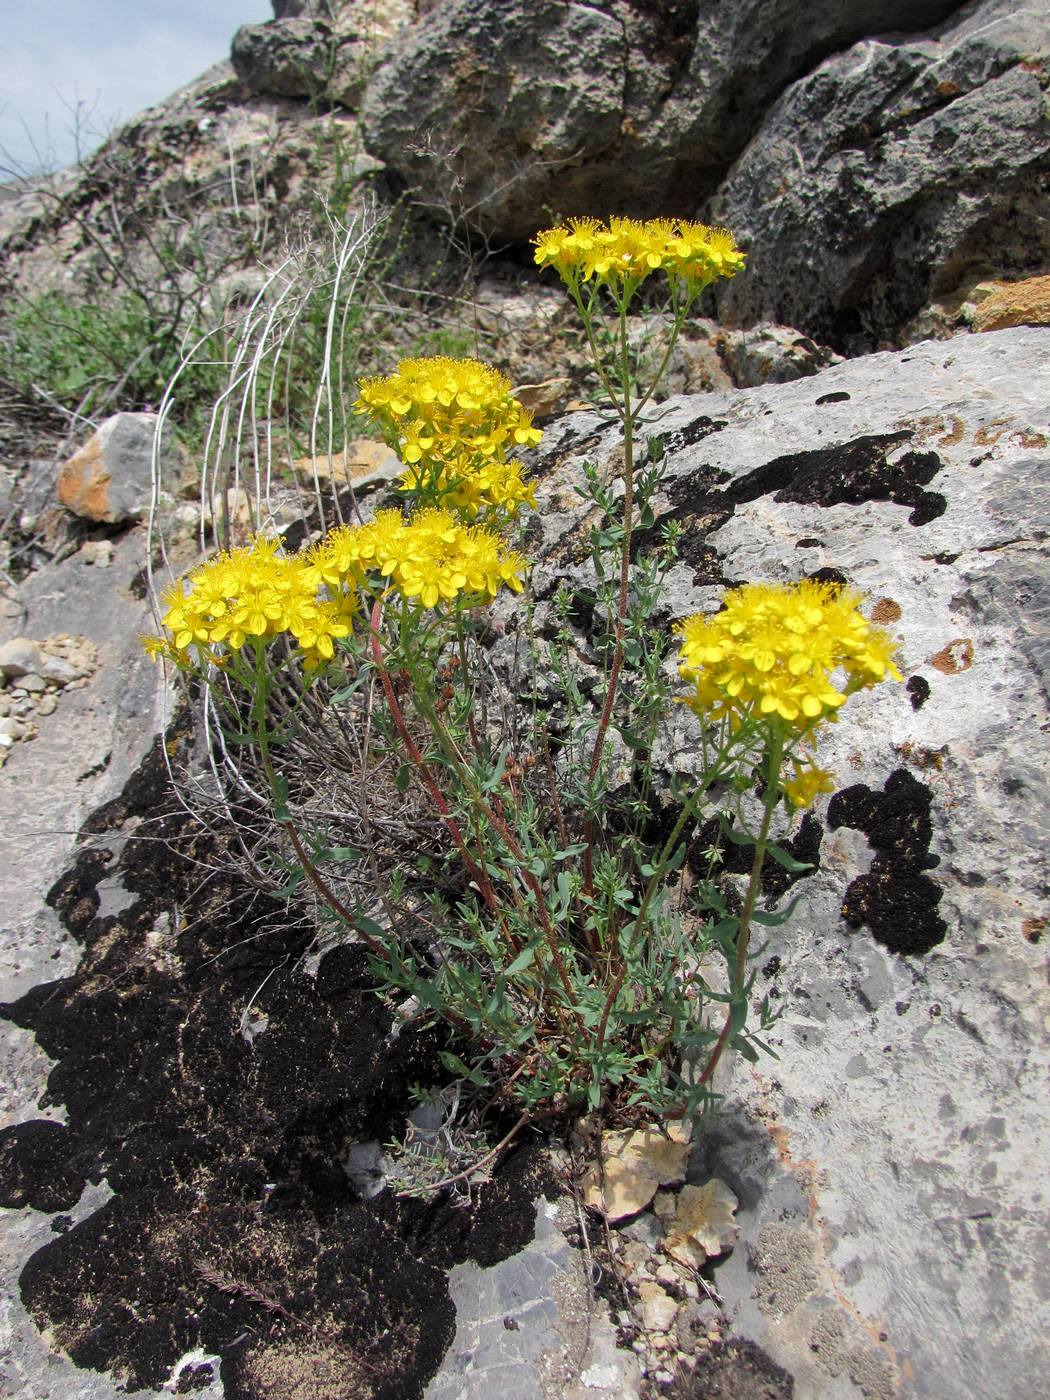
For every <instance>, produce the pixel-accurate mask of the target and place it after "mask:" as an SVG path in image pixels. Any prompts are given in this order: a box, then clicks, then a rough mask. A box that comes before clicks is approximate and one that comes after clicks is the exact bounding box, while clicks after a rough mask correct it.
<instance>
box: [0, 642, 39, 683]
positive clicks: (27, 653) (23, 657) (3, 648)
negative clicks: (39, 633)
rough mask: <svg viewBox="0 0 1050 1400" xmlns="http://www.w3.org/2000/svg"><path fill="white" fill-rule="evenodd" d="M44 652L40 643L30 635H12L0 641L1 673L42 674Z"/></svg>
mask: <svg viewBox="0 0 1050 1400" xmlns="http://www.w3.org/2000/svg"><path fill="white" fill-rule="evenodd" d="M43 664H44V653H43V652H42V651H41V649H40V643H39V642H34V641H32V640H31V639H30V638H29V637H11V638H10V639H9V640H8V641H6V642H2V643H0V675H5V676H28V675H32V674H34V673H36V674H38V675H39V674H40V668H41V666H42V665H43Z"/></svg>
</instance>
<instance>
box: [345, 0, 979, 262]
mask: <svg viewBox="0 0 1050 1400" xmlns="http://www.w3.org/2000/svg"><path fill="white" fill-rule="evenodd" d="M955 8H956V6H955V4H954V3H952V0H918V3H917V2H916V0H911V3H907V0H853V3H851V4H849V5H843V4H841V3H839V2H838V0H815V3H812V4H809V5H806V6H804V7H800V6H798V5H797V4H793V3H789V2H788V0H744V3H741V4H735V5H725V4H716V3H713V0H703V3H701V4H699V5H695V4H686V3H675V4H671V5H664V6H641V5H634V4H627V3H612V4H610V5H608V6H603V7H601V8H599V7H597V6H594V5H589V4H584V3H569V4H565V3H562V2H561V0H529V3H527V4H526V3H509V4H501V5H492V4H489V3H488V0H449V2H448V3H446V4H442V5H438V6H436V7H434V8H432V9H431V10H430V12H429V13H428V14H427V15H425V16H424V17H423V18H422V19H421V20H420V21H419V23H418V24H417V25H416V26H415V27H414V29H413V30H412V31H411V32H410V33H409V35H408V36H407V37H406V39H405V41H404V42H403V43H402V44H401V45H399V46H398V48H397V49H396V50H395V51H393V52H391V53H389V54H388V56H387V59H386V61H385V62H384V63H383V65H382V66H381V67H380V69H379V71H378V72H377V73H376V75H375V77H374V78H373V80H372V82H371V84H370V87H369V92H368V95H367V97H366V100H365V104H364V109H363V110H364V114H365V124H366V131H367V135H368V140H369V143H370V148H371V149H372V150H373V151H374V152H375V154H377V155H379V156H380V157H382V159H383V160H385V161H387V163H388V164H389V165H390V166H391V167H392V168H393V169H395V170H397V171H398V173H399V174H401V175H402V176H403V177H404V178H406V179H407V180H409V181H410V182H411V183H412V184H413V185H418V186H419V188H420V191H421V194H422V198H423V199H424V200H425V201H426V202H427V203H429V204H431V205H432V206H433V207H435V208H439V209H440V208H444V209H448V210H450V212H452V213H453V214H458V215H461V216H465V217H468V218H469V219H471V220H472V221H475V222H478V223H480V224H481V225H483V226H484V227H485V228H486V229H488V230H490V231H491V232H493V233H494V234H496V235H497V236H499V237H510V238H515V237H522V236H524V235H526V234H529V233H531V232H533V231H534V230H535V229H536V228H537V227H538V226H539V225H540V224H541V223H542V222H543V221H544V219H545V218H546V217H547V214H548V213H549V212H550V211H554V212H558V211H561V212H563V213H565V214H572V213H603V214H604V213H608V212H610V211H612V212H614V213H615V212H632V213H636V212H637V213H645V214H649V213H652V212H654V211H656V210H661V211H663V210H671V211H673V212H677V213H688V212H689V209H687V208H683V190H688V191H689V197H688V202H689V203H690V205H691V207H692V208H695V207H696V204H697V203H698V201H699V200H700V199H702V198H704V197H706V196H707V195H710V194H712V193H713V192H714V190H715V188H716V187H717V185H718V183H719V181H720V180H721V179H722V178H723V176H724V175H725V174H726V172H727V171H728V169H729V167H730V165H731V163H732V161H733V160H734V158H735V157H736V156H737V155H738V154H739V153H740V151H741V150H742V149H743V148H744V146H745V144H746V142H747V141H748V139H749V138H750V136H751V135H752V133H753V130H754V128H755V126H756V124H757V122H758V119H759V117H760V114H761V113H762V112H763V110H764V109H765V108H766V107H767V106H768V105H769V104H770V103H771V102H772V101H773V100H774V99H775V98H776V97H777V96H779V94H780V93H781V92H782V91H783V89H784V87H785V86H786V85H787V84H788V83H790V82H792V81H793V80H795V79H797V78H799V77H801V76H802V75H804V74H805V73H807V72H809V71H810V70H811V69H812V68H813V67H814V66H815V65H816V64H817V63H819V62H820V61H821V59H823V58H825V57H827V56H828V55H830V54H833V53H836V52H837V51H839V50H840V49H842V48H844V47H846V46H848V45H849V44H851V43H853V42H855V41H856V40H858V39H860V38H862V37H864V36H865V35H867V34H871V33H879V32H883V31H885V30H888V29H908V30H915V29H920V30H921V29H923V28H925V27H927V26H928V25H930V24H932V23H935V22H936V21H937V20H939V19H942V18H943V17H944V16H946V15H948V14H950V13H951V11H952V10H953V9H955Z"/></svg>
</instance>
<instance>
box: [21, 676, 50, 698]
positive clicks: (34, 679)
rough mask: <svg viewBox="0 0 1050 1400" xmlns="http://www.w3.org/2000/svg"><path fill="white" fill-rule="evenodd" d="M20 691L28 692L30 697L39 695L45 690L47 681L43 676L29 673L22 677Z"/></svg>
mask: <svg viewBox="0 0 1050 1400" xmlns="http://www.w3.org/2000/svg"><path fill="white" fill-rule="evenodd" d="M22 689H23V690H26V691H29V693H30V694H32V695H39V694H40V692H41V691H42V690H46V689H47V681H45V680H44V678H43V676H38V675H36V674H35V673H34V672H32V671H30V673H29V674H28V675H27V676H23V677H22Z"/></svg>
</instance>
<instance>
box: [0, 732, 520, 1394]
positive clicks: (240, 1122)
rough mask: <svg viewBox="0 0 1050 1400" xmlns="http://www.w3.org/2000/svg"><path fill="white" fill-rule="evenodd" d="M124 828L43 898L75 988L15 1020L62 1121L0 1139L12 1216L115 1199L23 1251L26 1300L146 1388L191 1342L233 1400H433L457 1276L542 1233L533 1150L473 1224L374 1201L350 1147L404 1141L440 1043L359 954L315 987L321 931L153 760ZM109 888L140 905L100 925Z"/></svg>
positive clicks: (499, 1179) (76, 1356)
mask: <svg viewBox="0 0 1050 1400" xmlns="http://www.w3.org/2000/svg"><path fill="white" fill-rule="evenodd" d="M118 815H119V817H120V818H121V819H123V818H125V817H127V816H132V817H138V818H139V824H138V825H137V826H136V829H135V831H134V832H133V833H132V835H131V836H130V837H129V839H128V840H127V841H126V843H124V845H123V848H122V850H121V852H120V855H119V859H115V858H114V857H113V855H112V854H111V853H110V852H107V851H104V850H101V849H99V850H96V851H91V852H83V853H82V854H81V855H80V856H79V857H78V859H77V862H76V863H75V865H74V867H73V869H72V870H71V871H70V872H69V873H68V874H67V875H66V876H64V877H63V878H62V879H60V880H59V881H58V882H57V883H56V885H55V887H54V888H53V890H52V892H51V902H52V903H53V905H54V906H55V908H56V909H58V910H59V911H60V912H61V913H62V914H63V915H64V917H65V918H66V919H67V922H68V923H69V926H70V927H71V929H72V930H73V931H74V932H75V934H76V936H77V937H78V938H79V939H80V941H81V942H82V943H83V945H84V953H83V957H82V960H81V965H80V967H79V968H78V970H77V972H76V973H75V975H73V976H71V977H68V978H64V979H62V980H60V981H57V982H54V983H51V984H48V985H45V986H42V987H37V988H34V989H33V990H32V991H30V992H29V993H28V994H27V995H26V996H24V997H22V998H21V1000H19V1001H18V1002H16V1003H14V1004H12V1005H9V1006H6V1007H2V1008H0V1012H2V1014H4V1015H5V1016H7V1018H9V1019H10V1020H12V1021H14V1022H15V1023H16V1024H18V1025H20V1026H23V1027H26V1028H28V1029H30V1030H32V1031H33V1032H34V1034H35V1035H36V1037H37V1040H38V1042H39V1043H40V1045H41V1046H42V1048H43V1049H44V1050H45V1051H46V1052H47V1053H48V1054H49V1055H50V1056H51V1057H52V1058H53V1059H55V1061H56V1064H55V1066H54V1068H53V1070H52V1072H51V1075H50V1078H49V1081H48V1089H47V1100H48V1101H50V1102H53V1103H62V1104H64V1105H65V1106H66V1110H67V1124H66V1125H65V1126H62V1125H60V1124H53V1123H47V1122H43V1121H37V1122H34V1123H28V1124H22V1125H19V1126H18V1127H16V1128H14V1129H9V1130H8V1131H7V1132H5V1133H4V1134H3V1135H2V1137H0V1202H2V1203H3V1204H5V1205H10V1206H23V1205H31V1206H35V1207H36V1208H38V1209H41V1210H48V1211H50V1210H68V1209H70V1208H71V1207H72V1206H73V1204H74V1203H75V1202H76V1201H77V1199H78V1198H79V1196H80V1193H81V1190H82V1187H83V1185H84V1183H85V1182H86V1181H98V1180H100V1179H101V1178H102V1177H103V1176H105V1177H106V1178H107V1180H108V1182H109V1184H110V1186H111V1187H112V1188H113V1190H114V1192H115V1193H116V1194H115V1195H114V1197H113V1198H112V1199H111V1200H110V1201H109V1202H108V1203H107V1204H106V1205H105V1206H104V1207H103V1208H102V1209H101V1210H99V1211H96V1212H95V1213H94V1214H93V1215H91V1216H90V1217H89V1218H87V1219H86V1220H84V1221H82V1222H81V1223H79V1224H77V1225H74V1226H73V1227H72V1228H71V1229H68V1230H66V1231H65V1232H64V1233H62V1234H59V1235H56V1237H55V1238H54V1239H53V1240H51V1241H50V1242H49V1243H48V1244H47V1245H45V1246H44V1247H42V1248H41V1249H40V1250H38V1252H37V1253H36V1254H35V1255H34V1256H33V1257H32V1258H31V1259H30V1260H29V1262H28V1263H27V1265H26V1266H25V1268H24V1270H23V1273H22V1278H21V1291H22V1297H23V1300H24V1302H25V1304H26V1307H27V1308H28V1309H29V1311H30V1313H31V1315H32V1316H33V1317H34V1319H35V1320H36V1321H37V1323H38V1325H40V1326H41V1327H48V1328H50V1329H52V1333H53V1335H54V1337H55V1339H56V1342H57V1344H58V1345H59V1346H61V1347H62V1348H63V1349H64V1350H65V1351H66V1352H67V1353H68V1354H69V1355H70V1356H71V1357H72V1358H73V1360H74V1361H75V1362H76V1364H78V1365H80V1366H85V1367H92V1368H95V1369H98V1370H111V1371H114V1372H115V1373H118V1374H120V1375H121V1377H122V1378H123V1379H124V1382H125V1383H126V1385H127V1387H128V1388H129V1389H131V1390H134V1389H138V1388H140V1387H155V1386H158V1385H160V1384H162V1383H163V1382H164V1381H166V1380H167V1378H168V1376H169V1374H170V1371H171V1368H172V1366H173V1365H174V1363H175V1362H176V1361H177V1359H178V1358H179V1356H181V1355H184V1354H185V1353H186V1352H188V1351H192V1350H193V1349H195V1348H198V1347H200V1348H203V1350H204V1351H205V1352H206V1353H208V1354H214V1355H219V1356H221V1357H222V1358H223V1359H222V1365H221V1375H222V1381H223V1384H224V1386H225V1391H226V1394H227V1396H228V1397H230V1400H263V1397H265V1398H266V1400H272V1398H273V1397H275V1396H281V1395H295V1396H301V1397H303V1398H304V1400H309V1397H317V1400H358V1397H376V1398H378V1400H401V1397H411V1396H419V1395H422V1392H423V1389H424V1387H425V1385H426V1382H427V1380H428V1379H429V1377H430V1376H431V1375H432V1374H433V1373H434V1372H435V1370H436V1369H437V1366H438V1364H439V1363H440V1360H441V1358H442V1356H443V1354H444V1352H445V1350H446V1348H447V1346H448V1344H449V1342H450V1341H451V1338H452V1335H453V1331H454V1326H455V1315H454V1309H453V1306H452V1302H451V1299H450V1297H449V1293H448V1288H447V1284H446V1279H445V1274H444V1269H445V1268H446V1267H447V1266H448V1264H449V1263H453V1262H459V1261H460V1260H463V1259H466V1258H478V1259H481V1260H483V1261H484V1262H485V1263H491V1262H495V1261H496V1260H498V1259H500V1258H504V1257H506V1256H507V1255H508V1254H509V1253H511V1252H513V1250H515V1249H517V1248H519V1247H520V1246H521V1245H522V1244H524V1243H526V1242H527V1240H528V1239H529V1238H530V1237H531V1229H532V1225H533V1221H534V1209H533V1204H532V1203H533V1200H534V1199H535V1195H536V1194H538V1192H539V1190H540V1189H542V1188H543V1185H544V1183H543V1181H542V1171H541V1168H540V1166H539V1164H538V1161H537V1159H536V1157H535V1156H534V1155H533V1154H531V1153H529V1152H527V1151H525V1150H524V1149H522V1150H520V1151H519V1152H518V1153H516V1154H515V1155H513V1156H512V1157H510V1158H509V1159H508V1161H507V1162H506V1163H504V1165H503V1167H502V1168H501V1169H500V1171H499V1172H498V1173H497V1174H496V1177H495V1180H494V1181H493V1182H492V1183H491V1184H490V1185H488V1186H486V1187H485V1188H483V1189H482V1190H481V1191H480V1192H479V1193H478V1197H477V1200H476V1203H475V1205H474V1206H473V1207H472V1208H471V1209H470V1210H466V1211H453V1210H452V1209H451V1207H450V1206H448V1205H447V1204H446V1203H444V1202H442V1201H441V1200H438V1201H436V1202H419V1201H407V1202H400V1201H395V1200H392V1199H390V1198H389V1196H385V1195H384V1196H380V1197H378V1198H376V1199H375V1200H370V1201H363V1200H362V1199H361V1198H360V1197H359V1195H358V1194H357V1193H356V1192H355V1190H354V1189H353V1187H352V1186H351V1184H350V1182H349V1180H348V1178H347V1176H346V1174H345V1172H344V1170H343V1167H342V1162H343V1161H344V1160H345V1157H346V1154H347V1150H348V1147H349V1145H350V1144H351V1143H352V1142H355V1141H362V1140H367V1139H371V1138H379V1139H380V1140H382V1141H386V1140H389V1139H390V1138H391V1137H394V1136H396V1135H399V1134H402V1133H403V1130H404V1121H405V1117H406V1115H407V1113H408V1111H409V1110H410V1107H411V1102H412V1100H411V1095H410V1085H413V1084H422V1085H428V1084H430V1085H433V1084H436V1083H439V1082H440V1081H441V1078H442V1073H443V1072H442V1071H441V1070H440V1069H439V1068H438V1051H439V1049H440V1048H441V1046H442V1044H443V1038H442V1036H441V1034H440V1033H439V1032H438V1031H436V1030H422V1031H412V1030H411V1029H406V1030H403V1031H402V1033H401V1034H400V1035H399V1036H398V1037H396V1038H394V1039H391V1038H389V1036H388V1032H389V1030H390V1025H391V1023H390V1016H389V1013H388V1012H387V1011H386V1010H385V1008H384V1007H383V1006H382V1004H381V1003H380V1002H379V1000H378V999H377V998H376V997H375V996H374V994H373V992H372V987H373V985H374V978H373V977H372V976H371V975H370V972H369V969H368V965H367V960H366V958H365V956H364V954H363V950H362V949H360V948H358V947H352V946H346V947H341V948H338V949H336V950H334V951H333V952H331V953H329V954H328V955H327V956H326V957H325V958H324V960H323V961H322V963H321V965H320V968H319V970H318V974H317V976H316V977H310V976H309V975H307V973H306V972H305V971H304V970H303V967H302V955H303V953H304V952H305V950H306V949H307V947H308V945H309V943H310V940H311V938H312V936H313V931H312V929H311V928H310V927H308V926H306V925H301V924H299V923H297V922H296V921H294V920H293V919H291V918H290V917H289V911H288V909H287V907H286V906H285V905H283V904H279V903H277V902H275V901H271V900H269V899H266V898H263V897H261V896H259V895H258V894H257V893H253V892H252V891H251V890H250V889H249V888H248V887H247V886H245V885H242V884H241V883H240V882H239V881H238V880H237V879H236V878H233V877H231V876H230V875H229V874H228V873H226V872H229V871H230V870H231V869H233V868H234V866H233V862H232V857H231V855H230V854H229V853H228V852H221V851H217V850H216V847H215V844H214V838H213V837H212V836H210V835H209V834H208V833H207V832H205V831H204V830H202V829H200V828H199V827H197V826H196V825H195V824H194V823H193V821H192V820H191V819H190V818H188V817H187V816H186V815H185V813H183V812H181V811H180V810H179V809H178V808H177V807H175V805H174V803H173V802H172V801H171V799H170V797H168V795H167V793H166V774H165V770H164V765H163V763H162V761H161V755H160V750H159V747H158V748H155V749H154V751H153V753H152V754H151V755H150V757H149V758H148V759H147V761H146V763H145V764H144V766H143V768H142V769H141V770H140V771H139V773H138V774H137V775H136V778H135V781H134V783H133V784H131V785H130V787H129V789H128V790H126V791H125V794H124V795H123V800H122V802H121V804H120V806H119V808H111V809H110V811H109V812H108V814H107V815H106V816H105V818H104V819H101V820H99V821H97V822H96V824H95V825H96V828H102V829H103V831H104V830H105V829H106V828H107V827H111V826H113V825H114V824H115V823H116V819H117V817H118ZM144 817H145V818H148V819H147V820H142V819H143V818H144ZM94 839H95V840H96V841H101V840H104V835H100V834H96V836H95V837H94ZM118 871H119V873H120V875H121V878H122V883H123V885H124V888H126V889H127V890H129V891H131V892H133V893H135V894H137V895H138V896H139V897H138V899H137V901H136V903H135V904H133V905H132V906H131V907H130V908H128V909H125V910H123V911H122V912H121V913H120V915H119V916H117V917H107V918H101V917H99V915H98V907H99V900H98V894H97V890H96V886H97V883H98V881H99V880H100V879H101V878H102V877H103V875H104V876H105V877H106V878H107V879H109V878H112V877H113V875H114V874H115V873H117V872H118ZM202 872H203V873H204V874H205V876H206V877H207V878H203V879H202ZM175 911H178V915H179V917H175ZM161 915H167V922H166V921H165V920H164V919H160V920H159V922H158V919H159V916H161ZM249 1007H250V1008H251V1010H252V1013H253V1018H254V1020H255V1022H256V1023H257V1024H259V1025H264V1026H265V1029H262V1030H261V1031H259V1032H258V1033H256V1034H255V1035H254V1036H253V1038H252V1039H250V1040H249V1039H248V1038H246V1036H245V1035H244V1033H243V1029H242V1024H241V1019H242V1013H243V1012H244V1011H245V1010H246V1009H247V1008H249ZM191 1384H192V1378H188V1380H187V1385H191Z"/></svg>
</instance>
